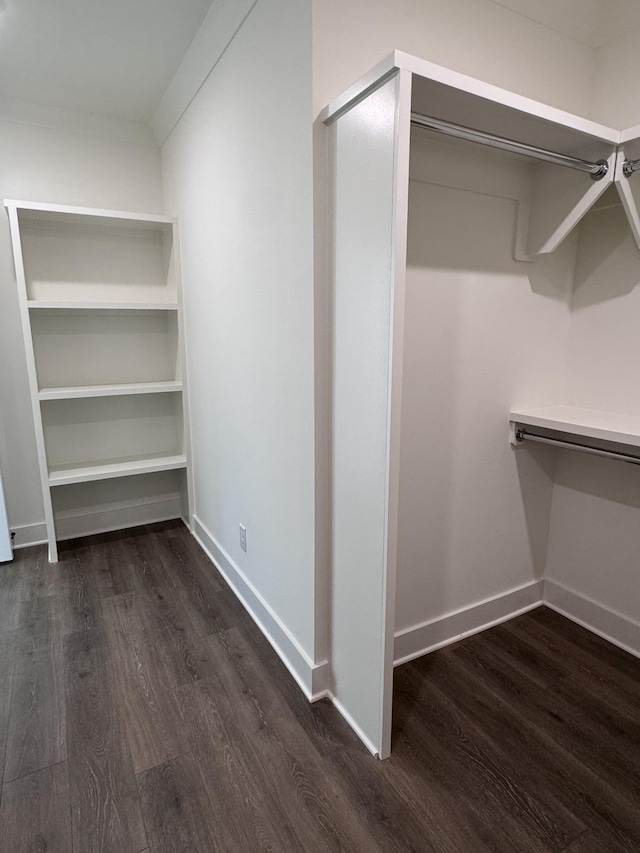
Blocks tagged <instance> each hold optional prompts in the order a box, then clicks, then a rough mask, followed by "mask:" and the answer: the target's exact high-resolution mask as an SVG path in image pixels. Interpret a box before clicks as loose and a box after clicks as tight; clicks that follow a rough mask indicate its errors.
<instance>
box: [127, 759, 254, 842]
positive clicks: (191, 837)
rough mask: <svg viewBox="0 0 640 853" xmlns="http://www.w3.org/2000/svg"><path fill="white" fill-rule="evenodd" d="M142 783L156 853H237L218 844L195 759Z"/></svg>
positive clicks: (152, 773) (144, 776)
mask: <svg viewBox="0 0 640 853" xmlns="http://www.w3.org/2000/svg"><path fill="white" fill-rule="evenodd" d="M138 781H139V785H140V791H141V794H142V803H143V808H144V816H145V821H146V825H147V830H148V832H149V841H150V845H151V849H152V850H153V851H154V853H178V851H185V853H187V851H188V853H213V851H216V850H225V849H226V850H232V849H233V848H225V847H224V846H223V845H222V844H220V843H218V838H217V833H216V824H215V821H214V820H213V813H212V810H211V804H210V802H209V797H208V796H207V792H206V791H205V787H204V782H203V780H202V777H201V776H200V772H199V770H198V766H197V764H196V762H195V761H194V759H193V756H191V755H189V754H187V755H182V756H180V757H179V758H175V759H173V760H172V761H167V762H166V763H165V764H161V765H160V766H159V767H154V768H153V769H152V770H147V771H146V772H145V773H141V774H140V777H139V780H138ZM237 849H238V850H240V849H241V848H237Z"/></svg>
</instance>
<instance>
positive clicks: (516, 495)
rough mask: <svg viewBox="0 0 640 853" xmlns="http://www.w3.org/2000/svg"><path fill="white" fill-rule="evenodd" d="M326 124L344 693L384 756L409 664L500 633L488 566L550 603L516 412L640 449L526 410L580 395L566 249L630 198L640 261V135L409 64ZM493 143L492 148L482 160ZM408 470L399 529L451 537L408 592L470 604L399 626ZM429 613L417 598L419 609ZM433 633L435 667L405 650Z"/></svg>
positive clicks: (381, 70)
mask: <svg viewBox="0 0 640 853" xmlns="http://www.w3.org/2000/svg"><path fill="white" fill-rule="evenodd" d="M322 118H323V120H324V122H325V124H326V125H327V127H328V129H329V135H330V145H331V147H332V164H333V165H332V168H333V174H332V176H331V179H332V180H331V185H332V192H333V197H332V214H333V222H332V236H333V263H332V271H333V293H332V306H333V316H332V321H333V328H332V335H331V345H332V352H331V356H332V383H333V385H332V457H331V489H332V494H331V506H332V525H331V553H332V573H331V574H332V592H331V596H332V598H331V614H332V623H331V641H330V645H331V648H332V662H331V668H332V676H331V679H332V688H331V690H332V693H333V695H334V697H335V701H336V704H337V705H338V707H340V708H341V710H342V711H343V713H344V714H345V716H346V717H347V718H348V719H349V720H350V722H351V723H352V724H353V725H354V727H355V728H356V730H357V731H358V732H359V734H360V736H361V738H362V740H363V741H364V742H365V743H366V744H367V745H368V746H369V748H370V749H371V751H372V752H375V753H378V754H379V755H381V756H382V757H384V756H386V755H388V754H389V751H390V744H391V709H392V685H393V664H394V658H395V660H396V662H402V661H403V660H408V659H409V658H410V657H416V656H418V654H421V653H424V649H425V648H427V647H430V648H434V647H437V645H438V644H440V645H442V644H443V643H444V642H446V641H447V637H449V638H451V637H455V636H456V635H460V633H462V632H463V631H469V630H470V629H473V624H471V622H469V621H468V620H467V617H466V615H465V614H466V612H467V611H466V610H465V609H464V608H465V607H471V605H467V604H466V602H467V601H468V600H469V598H470V599H471V601H472V602H476V603H477V602H480V604H477V608H478V611H479V612H482V613H485V616H484V617H483V618H484V620H485V622H488V621H490V619H495V618H496V614H497V613H498V611H497V610H496V609H495V608H494V609H493V610H492V609H491V608H493V607H494V603H495V602H494V598H491V600H489V599H486V596H487V595H488V593H486V592H485V593H484V594H483V591H482V590H483V587H482V584H478V583H476V580H477V577H478V575H479V569H480V568H481V569H482V570H483V571H484V572H485V575H486V578H487V579H488V580H487V584H489V585H493V586H492V589H491V593H492V594H493V593H494V592H496V589H494V587H497V582H496V580H495V578H496V576H497V574H498V569H497V564H498V563H500V564H501V565H502V562H504V564H505V565H507V566H509V565H511V566H513V565H518V566H522V567H523V569H522V574H521V577H524V576H525V574H526V577H527V578H533V579H534V580H532V581H531V584H530V586H528V587H527V589H529V590H530V591H531V595H532V597H531V599H530V600H528V599H527V598H526V595H524V594H523V590H524V589H525V586H526V584H524V583H522V582H519V581H516V582H514V583H513V589H512V590H511V592H510V594H512V599H510V600H512V601H513V602H514V604H513V605H512V606H513V607H515V608H517V607H526V606H532V602H533V603H535V601H536V600H537V601H538V603H539V601H540V598H539V592H536V586H535V583H536V581H535V579H536V578H539V577H540V571H539V564H540V560H544V554H545V550H544V548H543V547H540V548H537V547H534V546H533V545H531V542H532V541H533V540H535V541H536V542H537V541H538V540H537V539H536V537H539V538H540V537H542V536H543V535H546V534H545V531H546V532H547V533H548V529H549V526H548V516H547V522H546V527H545V524H543V523H542V522H541V521H540V519H541V518H542V517H543V515H544V511H547V512H548V508H549V507H550V505H551V499H550V491H549V489H550V485H549V484H550V483H551V475H550V474H549V473H548V470H550V469H547V468H545V466H544V465H543V464H540V465H537V463H536V462H535V458H537V457H535V458H533V457H531V456H530V455H529V454H528V453H527V452H526V451H518V452H517V453H514V452H513V448H511V447H509V444H508V441H507V425H508V417H509V410H510V408H512V409H513V410H512V411H511V413H510V419H511V422H512V436H514V435H515V432H514V429H513V427H515V426H517V425H518V424H519V425H520V426H521V427H526V426H527V425H528V426H529V427H530V428H531V429H533V427H536V428H537V430H538V431H540V430H542V433H544V434H545V435H546V434H549V435H550V436H551V437H553V436H555V437H556V438H557V439H559V441H562V439H563V436H564V437H565V438H567V439H568V438H569V436H572V437H573V439H574V440H575V442H576V443H578V444H585V445H586V444H587V443H588V442H595V443H596V444H597V446H596V447H594V448H593V449H594V450H595V451H596V452H599V451H600V443H605V444H606V443H609V444H615V445H618V446H620V445H622V446H623V447H626V448H629V447H631V448H633V447H634V446H636V447H638V446H640V420H639V419H637V418H634V417H626V416H623V415H614V414H606V413H604V412H599V411H590V410H585V409H577V408H574V409H572V408H569V407H553V408H552V407H547V408H538V409H528V408H525V407H523V408H522V409H519V408H518V409H516V408H515V407H514V401H515V400H516V399H517V400H518V401H519V402H520V401H522V402H523V403H525V404H526V403H527V402H528V401H530V404H529V405H531V406H534V405H535V406H540V405H541V404H543V403H545V402H546V401H548V402H549V403H552V402H556V401H558V400H561V399H562V390H561V379H560V378H559V374H560V373H561V369H559V368H558V364H560V363H562V362H561V359H562V346H563V343H562V342H563V341H565V340H566V334H567V328H568V317H569V315H570V312H571V303H570V296H567V292H568V291H567V286H566V284H565V282H566V281H570V279H571V275H572V270H573V266H571V263H570V262H569V261H567V258H569V257H570V251H571V250H572V249H571V247H572V246H573V247H575V246H577V241H575V240H574V241H571V240H568V241H566V242H565V240H566V238H567V237H569V235H570V234H571V232H572V231H573V230H574V229H575V228H576V226H578V225H579V224H580V223H581V222H582V221H583V220H584V218H585V216H586V215H587V213H589V212H590V211H591V210H593V209H594V206H597V203H598V201H599V199H601V198H602V197H603V196H604V194H605V193H606V192H607V190H608V189H610V188H612V187H614V186H615V188H616V190H617V194H618V195H619V196H620V198H621V200H622V205H623V208H624V213H625V214H626V216H627V218H628V219H629V222H630V227H631V230H632V232H633V234H634V236H635V238H636V242H637V243H638V245H639V246H640V214H639V211H640V175H638V176H636V177H635V178H633V176H632V175H631V166H632V165H633V164H630V163H629V160H633V158H640V127H639V128H633V129H631V130H630V131H626V132H621V131H620V130H617V129H613V128H609V127H605V126H603V125H601V124H598V123H595V122H593V121H591V120H588V119H586V118H582V117H580V116H575V115H571V114H569V113H566V112H564V111H562V110H558V109H555V108H553V107H550V106H548V105H546V104H542V103H538V102H536V101H533V100H530V99H528V98H525V97H522V96H520V95H517V94H514V93H512V92H508V91H505V90H504V89H500V88H498V87H496V86H492V85H489V84H487V83H484V82H482V81H479V80H475V79H472V78H470V77H467V76H465V75H463V74H459V73H457V72H455V71H452V70H450V69H447V68H443V67H441V66H438V65H435V64H433V63H431V62H427V61H424V60H422V59H418V58H416V57H412V56H408V55H407V54H404V53H401V52H398V51H396V52H394V53H393V54H392V55H391V56H389V57H388V58H387V59H386V60H384V61H383V62H381V63H380V64H379V65H378V66H376V67H375V68H374V69H373V70H372V71H371V72H370V73H369V74H368V75H365V76H364V77H363V78H361V79H360V80H359V81H358V82H357V83H355V84H354V85H353V86H352V87H351V88H350V89H348V90H347V91H346V92H345V93H344V94H343V95H342V96H341V97H339V98H337V99H336V100H335V101H334V102H332V103H331V104H330V105H329V106H328V107H327V108H326V110H325V111H324V113H323V115H322ZM445 126H446V129H445ZM434 127H436V128H437V130H434ZM481 137H484V141H483V145H484V146H489V147H483V145H478V144H477V143H478V142H479V141H480V138H481ZM496 137H497V139H496ZM496 143H497V145H496ZM504 143H507V145H506V147H505V145H504ZM513 143H515V145H514V144H513ZM496 147H497V148H499V149H500V150H499V151H496ZM549 155H553V156H551V157H550V156H549ZM596 167H599V168H598V169H596ZM636 168H640V160H639V162H638V164H637V166H636ZM410 182H411V190H410V188H409V187H410ZM609 198H611V193H609ZM615 202H616V193H615V190H614V191H613V203H614V204H615ZM438 205H440V206H439V208H438ZM623 226H624V222H623ZM472 228H474V229H475V230H471V229H472ZM433 235H436V236H435V237H434V236H433ZM561 244H564V245H562V246H561ZM407 245H409V249H410V251H409V263H408V255H407ZM583 248H584V247H583ZM557 250H558V251H557ZM563 253H564V254H563ZM552 255H553V257H552ZM523 261H524V262H525V263H523V264H520V265H519V262H523ZM600 262H601V258H596V259H592V262H591V266H592V267H595V266H597V264H598V263H600ZM554 265H555V266H554ZM560 269H562V270H564V272H563V273H562V275H563V276H564V278H562V276H561V274H560V272H559V270H560ZM409 285H411V287H409ZM586 288H587V286H586V285H585V286H584V288H583V293H584V291H585V290H586ZM406 293H407V294H408V293H410V295H411V299H412V302H411V303H410V308H411V310H412V312H413V313H412V314H409V313H408V312H406V309H405V294H406ZM581 298H583V299H584V301H585V304H586V305H587V307H590V303H589V302H588V299H587V297H586V296H585V297H581ZM601 299H602V301H603V303H606V302H607V301H608V299H607V298H605V297H601ZM593 300H594V301H595V300H596V296H593ZM585 312H586V309H585ZM602 313H603V312H601V313H600V314H599V315H598V316H599V317H600V316H602ZM418 315H419V316H420V317H421V320H420V322H421V324H422V325H421V329H420V332H419V334H418V333H417V332H416V323H415V321H414V317H415V316H418ZM602 322H604V321H602ZM407 329H410V330H411V334H412V335H413V337H411V338H410V340H411V345H412V347H413V349H409V356H410V358H409V368H408V370H406V369H404V366H403V359H405V363H406V360H407V359H406V356H407V349H406V346H405V345H406V341H407V340H408V338H407ZM543 342H544V343H543ZM593 345H594V346H596V345H597V342H594V344H593ZM407 377H409V380H410V381H409V382H407ZM412 383H413V384H412ZM407 385H410V386H411V388H410V390H411V391H412V392H413V397H410V395H409V394H406V395H405V388H406V386H407ZM425 388H428V389H429V391H428V393H427V392H425V390H424V389H425ZM403 395H404V396H403ZM407 398H409V405H408V406H407ZM603 408H606V406H605V405H603ZM407 413H408V415H409V416H408V417H406V419H405V416H406V415H407ZM416 413H421V415H422V419H421V421H420V420H419V419H418V418H417V416H416ZM632 414H633V412H632ZM412 419H413V420H412ZM407 423H408V424H409V426H408V427H407V426H406V424H407ZM401 433H402V437H403V440H406V442H405V445H404V446H402V447H401ZM423 434H426V435H428V436H429V437H430V438H429V442H427V441H423V440H422V438H421V437H422V435H423ZM543 437H544V436H543ZM407 446H409V447H411V448H412V449H413V452H412V453H410V452H409V450H408V449H407ZM543 453H546V451H543ZM403 454H404V459H405V460H407V459H409V460H410V461H409V462H406V461H405V465H404V469H403V470H404V471H405V473H406V471H407V470H408V469H409V468H411V467H414V468H419V467H420V460H421V457H422V456H424V457H427V456H428V458H429V466H428V467H426V466H422V468H420V470H421V471H422V472H423V477H422V481H421V482H419V483H416V482H415V478H414V480H413V481H412V488H413V490H414V491H413V493H411V497H412V499H411V500H409V499H408V498H407V497H406V496H407V495H408V494H409V493H408V492H405V493H404V494H405V503H404V508H405V511H408V513H409V515H410V516H411V518H413V520H414V522H415V523H414V524H413V525H412V526H410V525H407V524H406V523H405V525H404V528H403V529H404V531H405V532H408V535H409V537H411V536H415V537H416V538H418V537H419V536H420V534H421V532H422V530H423V529H428V531H429V534H427V535H431V537H432V539H437V540H438V542H439V545H438V546H436V547H434V546H433V545H432V543H429V545H428V547H427V549H423V550H427V551H428V553H429V555H430V559H431V562H430V564H428V565H424V568H423V570H422V573H421V576H420V577H417V573H415V574H414V575H412V576H411V577H409V575H406V576H405V579H404V581H405V583H406V582H407V578H409V580H411V581H415V583H416V586H415V587H414V590H413V598H414V599H417V598H419V596H420V595H421V596H422V597H423V600H424V598H425V596H424V590H425V581H424V577H425V573H426V572H429V573H430V575H429V583H430V584H431V587H432V588H433V596H427V597H426V598H427V599H428V598H430V597H434V598H435V597H437V596H440V598H441V599H442V600H443V601H445V603H446V600H447V594H448V593H451V597H453V595H454V594H455V595H458V597H459V598H461V599H463V601H464V602H465V603H464V606H463V607H461V606H460V605H458V608H459V609H455V608H454V607H451V611H450V612H448V613H447V615H446V618H445V617H443V618H442V619H441V618H440V617H438V618H434V616H433V615H432V614H431V613H428V614H427V615H426V616H422V617H420V616H419V614H417V615H416V614H414V616H413V621H412V622H411V623H410V624H409V625H408V627H407V626H403V628H402V630H401V631H400V632H396V612H397V611H396V581H397V567H398V562H399V558H398V555H399V553H400V552H401V551H402V548H403V543H402V542H401V541H400V538H399V533H398V531H399V525H400V521H401V509H402V504H401V501H400V485H401V482H400V481H401V458H402V455H403ZM601 455H603V454H601ZM619 455H620V454H619ZM547 458H548V457H546V456H545V457H544V459H547ZM544 459H543V461H544ZM463 481H464V482H465V486H464V488H463V487H462V486H461V483H462V482H463ZM489 483H490V484H491V486H490V487H489V486H488V485H487V484H489ZM523 484H524V485H523ZM525 487H526V488H525ZM523 489H525V490H528V491H527V495H526V497H524V498H523V495H522V490H523ZM534 493H535V495H536V496H538V495H544V499H542V498H541V500H540V501H539V502H538V505H536V507H535V508H534V509H531V507H528V509H529V510H530V512H529V515H527V512H526V511H525V510H522V504H523V501H524V500H529V501H530V504H534V503H535V501H534V499H533V498H531V495H532V494H534ZM472 495H473V497H471V496H472ZM413 498H415V500H413ZM419 502H422V503H421V504H420V506H421V511H422V513H423V515H422V516H420V515H419V514H417V513H416V511H415V505H416V503H419ZM514 507H518V508H519V509H518V512H514ZM541 508H542V509H541ZM544 508H546V510H545V509H544ZM543 510H544V511H543ZM463 517H464V518H465V519H466V522H468V523H466V524H465V522H463V521H461V519H462V518H463ZM505 519H509V521H505ZM532 519H534V520H533V521H532ZM528 525H530V526H528ZM452 531H455V533H453V532H452ZM514 531H515V532H514ZM412 547H414V553H423V552H422V551H420V547H415V546H413V545H412ZM492 549H493V550H492ZM409 551H410V549H407V548H406V547H405V550H404V552H403V553H404V554H405V555H408V557H407V561H408V559H409V557H411V556H412V554H410V553H409ZM534 552H535V553H534ZM514 555H516V556H514ZM465 561H466V562H465ZM501 561H502V562H501ZM536 561H537V562H536ZM461 566H462V567H463V571H461V570H460V569H461ZM476 569H478V570H476ZM447 572H448V574H447ZM507 574H508V569H505V576H506V575H507ZM516 583H522V585H521V586H517V587H516ZM528 583H529V581H527V584H528ZM485 588H486V586H485ZM469 590H473V591H470V592H468V591H469ZM461 591H462V592H461ZM536 595H538V598H537V599H535V596H536ZM465 596H466V597H465ZM473 596H475V598H474V597H473ZM508 597H509V596H507V598H508ZM411 600H412V589H411V588H408V587H405V588H404V590H403V602H404V603H405V604H406V603H407V602H411ZM496 600H497V598H496ZM473 607H476V604H473ZM414 610H415V608H414ZM445 613H446V611H445ZM487 614H490V615H487ZM478 618H480V617H478ZM505 618H506V617H505ZM420 636H424V638H425V639H424V642H423V643H422V651H420V648H418V649H416V648H415V644H414V647H413V648H412V647H411V646H410V644H409V642H408V639H411V638H412V637H418V638H419V637H420ZM449 641H450V639H449ZM416 642H417V641H416Z"/></svg>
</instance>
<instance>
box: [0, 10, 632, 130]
mask: <svg viewBox="0 0 640 853" xmlns="http://www.w3.org/2000/svg"><path fill="white" fill-rule="evenodd" d="M211 2H212V0H0V96H8V97H11V98H15V99H18V100H21V101H29V102H31V103H35V104H46V105H47V106H55V107H63V108H67V109H74V110H83V111H88V112H94V113H100V114H102V115H107V116H117V117H120V118H127V119H134V120H143V121H147V120H149V119H150V118H151V116H152V115H153V113H154V111H155V109H156V107H157V105H158V103H159V101H160V98H161V96H162V94H163V93H164V91H165V89H166V88H167V86H168V84H169V83H170V81H171V79H172V78H173V76H174V74H175V72H176V70H177V68H178V66H179V65H180V62H181V60H182V58H183V56H184V54H185V52H186V50H187V48H188V46H189V44H190V43H191V40H192V39H193V37H194V36H195V34H196V32H197V30H198V28H199V26H200V24H201V23H202V21H203V19H204V17H205V15H206V14H207V12H208V10H209V7H210V5H211ZM425 2H426V0H425ZM492 2H494V3H496V4H497V5H499V6H503V7H505V8H508V9H511V10H512V11H514V12H517V13H518V14H520V15H522V16H524V17H526V18H529V19H531V20H535V21H537V22H538V23H541V24H543V25H544V26H546V27H549V28H550V29H553V30H556V31H557V32H560V33H563V34H565V35H567V36H569V37H570V38H572V39H574V40H576V41H579V42H581V43H582V44H585V45H587V46H589V47H592V48H597V47H601V46H602V45H604V44H606V43H608V42H610V41H612V40H614V39H616V38H620V37H621V36H623V35H625V34H627V33H630V32H633V31H636V30H638V29H640V0H492Z"/></svg>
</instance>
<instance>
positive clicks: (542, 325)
mask: <svg viewBox="0 0 640 853" xmlns="http://www.w3.org/2000/svg"><path fill="white" fill-rule="evenodd" d="M419 133H420V132H416V133H414V136H413V138H412V155H411V157H412V162H411V182H410V193H409V199H410V201H409V243H408V269H407V291H406V321H405V347H404V377H403V408H402V440H401V469H400V507H399V531H398V542H399V546H398V579H397V592H396V595H397V598H396V631H403V630H406V629H409V628H412V627H416V626H418V625H420V624H422V623H423V622H428V621H430V620H435V619H439V618H441V617H443V616H445V615H447V614H449V613H451V612H453V611H456V610H458V609H461V608H465V607H469V606H471V605H474V604H477V603H479V602H481V601H485V600H486V599H489V598H491V597H495V596H500V595H502V594H504V593H506V592H508V591H510V590H512V589H514V588H516V587H519V586H522V585H524V584H526V583H530V582H532V581H534V580H536V579H539V578H541V577H542V576H543V574H544V567H545V558H546V548H547V535H548V525H549V511H550V505H551V496H552V485H553V469H554V464H553V463H554V458H553V452H549V450H548V448H542V447H536V448H534V449H533V452H526V453H524V452H520V451H518V452H515V451H514V450H513V448H512V447H511V446H510V444H509V435H508V423H507V413H508V412H509V410H510V408H511V407H512V406H514V405H519V404H523V403H524V402H525V401H526V402H527V404H528V405H534V403H532V402H531V401H534V400H536V401H538V402H539V403H540V404H542V402H541V401H543V400H550V399H551V400H553V399H555V400H558V399H559V398H560V395H561V393H562V378H563V372H564V353H565V349H566V342H567V338H568V331H569V325H568V324H569V317H570V314H569V300H570V295H571V285H572V275H573V265H574V259H575V248H576V241H575V240H574V239H572V238H571V237H570V238H568V239H567V240H566V241H565V242H564V243H563V244H562V245H561V246H560V248H559V249H558V250H557V251H556V252H555V253H553V255H547V256H540V257H539V258H538V259H537V260H536V261H535V262H534V263H526V262H518V261H515V260H514V259H513V248H514V233H515V226H516V212H517V203H518V202H517V200H518V198H523V197H524V195H525V194H526V192H527V187H528V167H523V166H522V165H520V163H519V162H518V161H516V160H514V159H506V158H503V157H500V156H499V155H495V154H487V153H485V152H484V151H482V150H478V149H477V147H476V148H474V149H472V148H470V147H468V146H465V147H464V148H462V147H461V146H458V145H452V144H441V143H438V142H433V141H427V139H426V138H422V139H421V138H420V136H419ZM458 163H463V164H464V167H463V168H461V169H458V168H457V167H456V164H458ZM447 184H449V185H447ZM453 184H455V185H453ZM541 341H544V345H543V346H541V345H540V342H541Z"/></svg>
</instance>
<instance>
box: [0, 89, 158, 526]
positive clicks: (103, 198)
mask: <svg viewBox="0 0 640 853" xmlns="http://www.w3.org/2000/svg"><path fill="white" fill-rule="evenodd" d="M0 198H17V199H22V200H33V201H46V202H53V203H58V204H76V205H85V206H88V207H104V208H114V209H122V210H139V211H143V212H161V211H162V206H163V201H162V183H161V170H160V156H159V151H158V148H157V146H156V145H155V143H154V141H153V138H152V137H151V134H150V132H149V131H148V129H146V128H144V127H143V126H142V125H136V124H128V123H125V122H120V121H112V122H111V121H109V120H107V119H101V118H99V117H96V116H85V115H83V114H80V113H66V114H65V113H63V112H61V111H56V112H55V114H49V113H48V112H47V111H45V110H38V109H36V108H33V107H29V106H28V105H20V104H17V103H15V102H13V103H10V104H8V103H6V102H3V103H0ZM0 363H1V364H2V370H1V371H0V463H1V465H2V471H3V477H4V484H5V492H6V499H7V506H8V513H9V523H10V526H11V527H12V528H14V529H16V541H17V542H20V541H30V540H31V539H32V537H33V535H36V536H37V535H38V533H39V532H40V533H41V532H42V531H41V529H40V528H39V527H33V525H40V524H42V523H43V522H44V511H43V507H42V498H41V492H40V479H39V473H38V465H37V457H36V449H35V435H34V431H33V426H32V415H31V407H30V402H29V393H28V383H27V371H26V363H25V357H24V344H23V339H22V330H21V325H20V315H19V311H18V298H17V289H16V283H15V273H14V269H13V256H12V253H11V241H10V237H9V224H8V219H7V217H6V215H2V216H0Z"/></svg>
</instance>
